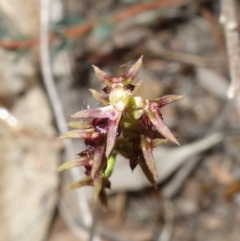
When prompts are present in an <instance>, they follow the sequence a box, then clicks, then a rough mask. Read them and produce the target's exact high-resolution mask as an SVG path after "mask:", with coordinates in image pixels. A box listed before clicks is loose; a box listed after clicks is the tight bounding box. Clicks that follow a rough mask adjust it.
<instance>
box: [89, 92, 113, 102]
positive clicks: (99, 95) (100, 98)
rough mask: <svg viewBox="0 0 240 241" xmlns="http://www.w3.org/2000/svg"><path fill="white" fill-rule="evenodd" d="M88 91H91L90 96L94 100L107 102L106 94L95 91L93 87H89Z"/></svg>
mask: <svg viewBox="0 0 240 241" xmlns="http://www.w3.org/2000/svg"><path fill="white" fill-rule="evenodd" d="M89 91H90V92H91V93H92V96H93V98H94V99H95V100H96V101H99V102H102V103H103V104H104V105H108V104H109V99H108V96H107V95H104V94H102V93H99V92H98V91H96V90H94V89H89Z"/></svg>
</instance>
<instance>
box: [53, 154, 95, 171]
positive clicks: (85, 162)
mask: <svg viewBox="0 0 240 241" xmlns="http://www.w3.org/2000/svg"><path fill="white" fill-rule="evenodd" d="M92 164H93V161H92V160H91V159H89V158H88V156H83V157H80V158H77V159H74V160H71V161H68V162H65V163H63V164H62V165H61V166H60V167H59V168H58V170H57V171H58V172H61V171H64V170H67V169H70V168H73V167H78V166H91V165H92Z"/></svg>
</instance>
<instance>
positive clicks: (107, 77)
mask: <svg viewBox="0 0 240 241" xmlns="http://www.w3.org/2000/svg"><path fill="white" fill-rule="evenodd" d="M92 67H93V69H94V71H95V74H96V76H97V78H98V79H99V80H100V81H101V82H103V83H104V84H105V85H107V86H112V82H111V79H112V76H110V75H108V74H107V73H105V72H104V71H102V70H101V69H99V68H98V67H97V66H95V65H92Z"/></svg>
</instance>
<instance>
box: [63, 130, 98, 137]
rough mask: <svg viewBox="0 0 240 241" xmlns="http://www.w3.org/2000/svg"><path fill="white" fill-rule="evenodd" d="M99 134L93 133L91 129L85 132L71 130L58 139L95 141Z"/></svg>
mask: <svg viewBox="0 0 240 241" xmlns="http://www.w3.org/2000/svg"><path fill="white" fill-rule="evenodd" d="M99 136H100V134H99V133H98V132H94V130H93V129H86V130H72V131H68V132H66V133H65V134H63V135H61V136H60V137H59V138H60V139H69V138H87V139H95V138H97V137H99Z"/></svg>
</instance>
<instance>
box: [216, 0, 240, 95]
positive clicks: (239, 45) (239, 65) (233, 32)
mask: <svg viewBox="0 0 240 241" xmlns="http://www.w3.org/2000/svg"><path fill="white" fill-rule="evenodd" d="M221 9H222V13H221V17H220V22H221V23H222V24H223V26H224V32H225V37H226V45H227V54H228V62H229V71H230V77H231V84H230V87H229V89H228V97H229V98H231V99H232V98H233V97H237V98H238V99H239V98H240V40H239V33H238V31H237V29H238V20H237V14H236V2H235V0H222V1H221Z"/></svg>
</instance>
